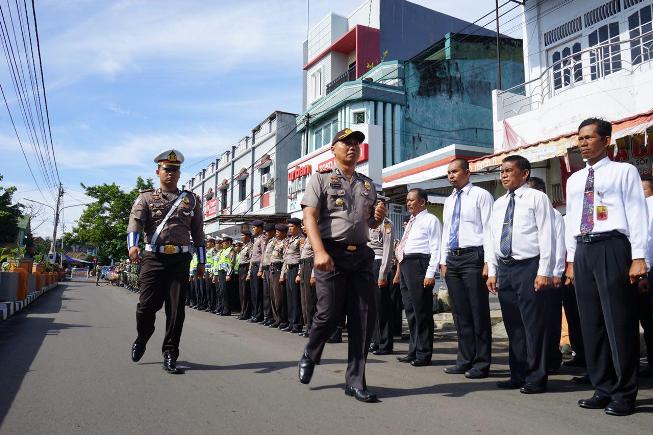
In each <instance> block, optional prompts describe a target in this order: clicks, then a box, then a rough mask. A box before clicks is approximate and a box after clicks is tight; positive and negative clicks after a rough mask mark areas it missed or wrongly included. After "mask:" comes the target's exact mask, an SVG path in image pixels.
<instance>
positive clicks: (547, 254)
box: [487, 184, 555, 277]
mask: <svg viewBox="0 0 653 435" xmlns="http://www.w3.org/2000/svg"><path fill="white" fill-rule="evenodd" d="M509 201H510V196H509V193H506V194H505V195H503V196H502V197H500V198H498V199H497V200H496V201H495V202H494V206H493V207H492V219H491V231H490V237H491V238H492V239H491V242H490V243H491V246H492V247H493V251H494V255H491V256H489V257H487V259H488V260H489V261H488V274H489V276H496V273H497V264H498V260H497V258H500V257H503V254H502V253H501V231H502V229H503V220H504V219H505V217H506V209H507V208H508V202H509ZM554 250H555V246H554V244H553V207H552V206H551V202H550V201H549V197H548V196H546V194H545V193H543V192H540V191H539V190H535V189H531V188H530V187H528V185H526V184H525V185H523V186H521V187H520V188H519V189H517V190H515V213H514V216H513V225H512V254H511V257H512V258H514V259H515V260H527V259H529V258H533V257H537V256H538V255H539V256H540V261H539V266H538V269H537V274H538V275H541V276H549V277H550V276H551V273H552V272H553V260H552V256H553V255H554Z"/></svg>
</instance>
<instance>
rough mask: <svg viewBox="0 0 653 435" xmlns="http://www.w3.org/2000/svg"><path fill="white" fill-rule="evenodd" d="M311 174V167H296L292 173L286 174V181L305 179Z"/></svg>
mask: <svg viewBox="0 0 653 435" xmlns="http://www.w3.org/2000/svg"><path fill="white" fill-rule="evenodd" d="M312 173H313V168H312V167H311V165H305V166H297V167H296V168H295V169H293V170H292V171H290V172H288V181H294V180H296V179H298V178H301V177H306V176H308V175H311V174H312Z"/></svg>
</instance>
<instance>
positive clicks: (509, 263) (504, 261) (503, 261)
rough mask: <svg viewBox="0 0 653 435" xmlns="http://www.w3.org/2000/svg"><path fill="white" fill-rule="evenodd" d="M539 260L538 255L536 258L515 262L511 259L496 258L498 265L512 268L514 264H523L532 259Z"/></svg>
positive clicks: (515, 260)
mask: <svg viewBox="0 0 653 435" xmlns="http://www.w3.org/2000/svg"><path fill="white" fill-rule="evenodd" d="M539 258H540V256H539V255H538V256H537V257H532V258H526V259H524V260H517V259H515V258H513V257H497V260H499V263H501V264H503V265H505V266H514V265H515V264H520V263H525V262H527V261H532V260H534V259H539Z"/></svg>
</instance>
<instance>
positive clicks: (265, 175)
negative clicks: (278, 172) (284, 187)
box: [261, 166, 272, 194]
mask: <svg viewBox="0 0 653 435" xmlns="http://www.w3.org/2000/svg"><path fill="white" fill-rule="evenodd" d="M270 177H272V174H271V173H270V166H266V167H265V168H261V194H263V193H265V192H267V191H269V190H270V188H269V187H268V186H269V185H268V183H269V181H270Z"/></svg>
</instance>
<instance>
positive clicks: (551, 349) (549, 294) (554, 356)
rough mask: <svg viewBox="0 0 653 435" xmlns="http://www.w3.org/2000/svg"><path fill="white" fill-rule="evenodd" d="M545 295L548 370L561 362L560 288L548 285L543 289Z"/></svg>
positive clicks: (553, 368) (556, 366) (557, 366)
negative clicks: (548, 286)
mask: <svg viewBox="0 0 653 435" xmlns="http://www.w3.org/2000/svg"><path fill="white" fill-rule="evenodd" d="M544 296H545V297H546V343H547V347H548V351H547V363H546V367H547V369H549V370H557V369H559V368H560V365H561V364H562V352H560V337H561V335H562V288H560V287H550V288H547V289H546V290H544Z"/></svg>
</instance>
